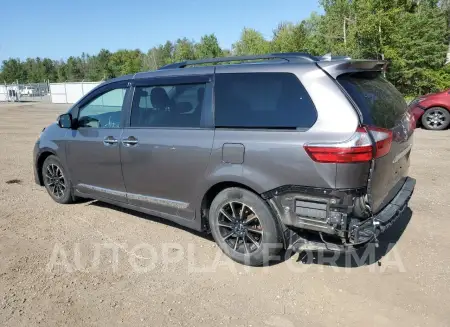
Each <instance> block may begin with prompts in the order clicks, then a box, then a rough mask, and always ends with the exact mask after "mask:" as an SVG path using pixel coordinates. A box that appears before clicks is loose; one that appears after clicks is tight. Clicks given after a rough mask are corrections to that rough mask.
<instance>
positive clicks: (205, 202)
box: [201, 182, 258, 230]
mask: <svg viewBox="0 0 450 327" xmlns="http://www.w3.org/2000/svg"><path fill="white" fill-rule="evenodd" d="M230 187H240V188H243V189H246V190H249V191H250V192H253V193H255V194H258V192H255V191H254V190H253V189H251V188H250V187H248V186H247V185H244V184H241V183H236V182H220V183H217V184H215V185H213V186H211V187H210V188H209V190H208V191H207V192H206V193H205V195H204V196H203V199H202V202H201V217H202V228H204V229H206V230H209V226H208V215H209V208H210V206H211V203H212V202H213V200H214V198H215V197H216V195H217V194H219V193H220V192H222V191H223V190H224V189H226V188H230Z"/></svg>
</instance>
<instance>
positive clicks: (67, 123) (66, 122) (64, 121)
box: [58, 114, 72, 128]
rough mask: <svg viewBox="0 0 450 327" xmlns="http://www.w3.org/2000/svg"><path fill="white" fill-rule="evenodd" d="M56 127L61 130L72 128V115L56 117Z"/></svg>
mask: <svg viewBox="0 0 450 327" xmlns="http://www.w3.org/2000/svg"><path fill="white" fill-rule="evenodd" d="M58 125H59V127H61V128H72V115H71V114H62V115H61V116H59V117H58Z"/></svg>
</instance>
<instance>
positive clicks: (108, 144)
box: [103, 136, 118, 146]
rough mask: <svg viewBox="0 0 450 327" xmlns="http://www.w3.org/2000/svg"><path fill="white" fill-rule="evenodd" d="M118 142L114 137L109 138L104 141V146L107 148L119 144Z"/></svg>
mask: <svg viewBox="0 0 450 327" xmlns="http://www.w3.org/2000/svg"><path fill="white" fill-rule="evenodd" d="M117 142H118V141H117V139H115V138H114V137H113V136H107V137H105V138H104V139H103V144H104V145H106V146H111V145H114V144H117Z"/></svg>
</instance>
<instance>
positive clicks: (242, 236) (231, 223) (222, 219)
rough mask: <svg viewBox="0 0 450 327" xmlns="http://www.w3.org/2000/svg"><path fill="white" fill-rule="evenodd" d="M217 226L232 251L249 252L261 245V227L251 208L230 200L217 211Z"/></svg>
mask: <svg viewBox="0 0 450 327" xmlns="http://www.w3.org/2000/svg"><path fill="white" fill-rule="evenodd" d="M218 226H219V232H220V236H221V237H222V239H223V241H225V243H226V244H227V245H228V246H229V247H230V248H231V249H233V250H234V251H236V252H238V253H241V254H250V253H252V252H254V251H256V250H258V249H259V248H260V247H261V242H262V237H263V233H264V232H263V229H262V226H261V222H260V220H259V218H258V216H257V215H256V214H255V212H254V211H253V209H252V208H251V207H249V206H247V205H245V204H244V203H241V202H237V201H232V202H228V203H226V204H224V205H223V206H222V208H221V209H220V211H219V217H218Z"/></svg>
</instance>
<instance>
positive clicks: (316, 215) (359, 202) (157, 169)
mask: <svg viewBox="0 0 450 327" xmlns="http://www.w3.org/2000/svg"><path fill="white" fill-rule="evenodd" d="M224 63H229V64H224ZM233 63H234V64H233ZM212 64H217V65H212ZM384 67H385V62H380V61H373V60H351V59H350V58H333V57H331V56H326V57H315V56H312V55H309V54H304V53H281V54H269V55H262V56H245V57H229V58H214V59H207V60H196V61H186V62H181V63H176V64H171V65H168V66H165V67H162V68H161V69H159V70H157V71H153V72H142V73H137V74H134V75H127V76H122V77H119V78H115V79H112V80H109V81H106V82H104V83H102V84H101V85H99V86H98V87H97V88H95V89H94V90H92V91H91V92H90V93H89V94H87V95H86V96H84V97H83V98H82V99H81V100H80V101H78V102H77V103H76V104H74V105H73V106H72V107H71V108H70V109H69V111H68V112H67V113H66V114H63V115H61V116H60V117H59V118H58V121H57V122H56V123H54V124H52V125H50V126H49V127H47V128H45V130H44V131H43V132H42V134H41V136H40V138H39V140H38V141H37V143H36V145H35V148H34V154H33V159H34V172H35V178H36V182H37V183H38V184H39V185H43V186H45V187H46V189H47V191H48V193H49V194H50V196H51V197H52V198H53V199H54V200H55V201H57V202H58V203H70V202H73V201H75V200H76V198H77V197H83V198H90V199H97V200H99V201H105V202H109V203H112V204H115V205H118V206H121V207H126V208H130V209H134V210H137V211H141V212H144V213H148V214H151V215H156V216H159V217H162V218H166V219H168V220H171V221H174V222H176V223H178V224H180V225H183V226H186V227H188V228H192V229H194V230H199V231H205V232H211V233H212V235H213V237H214V240H215V241H216V242H217V244H218V246H219V247H220V248H221V249H222V250H223V251H224V252H225V253H226V254H227V255H228V256H230V257H231V258H232V259H233V260H236V261H238V262H241V263H244V264H249V265H262V264H265V263H267V260H269V259H270V257H272V256H273V255H276V254H278V253H279V252H280V251H282V250H283V249H287V248H293V249H295V250H301V249H304V248H308V249H327V250H332V251H344V250H347V249H350V248H356V247H361V246H364V245H365V244H368V243H370V242H377V236H378V234H379V233H380V232H382V231H384V230H385V229H386V228H387V227H389V226H390V225H391V224H392V223H393V222H394V221H395V219H396V218H397V217H398V216H399V215H400V214H401V212H402V211H403V210H404V209H405V208H406V206H407V204H408V201H409V199H410V197H411V195H412V192H413V190H414V186H415V180H414V179H412V178H410V177H408V176H407V175H408V168H409V162H410V153H411V148H412V140H413V137H412V136H413V132H414V126H415V123H414V120H413V117H412V115H411V114H410V113H409V112H408V111H407V105H406V103H405V101H404V99H403V97H402V95H401V94H400V93H399V92H398V91H397V90H396V89H395V87H394V86H392V84H390V83H389V82H388V81H387V80H386V79H384V78H383V75H382V71H383V69H384Z"/></svg>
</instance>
